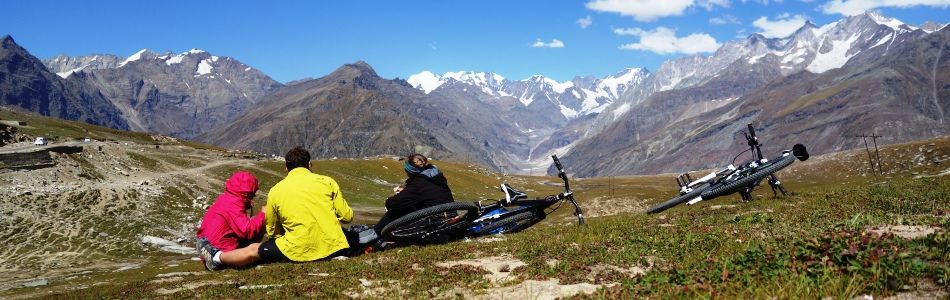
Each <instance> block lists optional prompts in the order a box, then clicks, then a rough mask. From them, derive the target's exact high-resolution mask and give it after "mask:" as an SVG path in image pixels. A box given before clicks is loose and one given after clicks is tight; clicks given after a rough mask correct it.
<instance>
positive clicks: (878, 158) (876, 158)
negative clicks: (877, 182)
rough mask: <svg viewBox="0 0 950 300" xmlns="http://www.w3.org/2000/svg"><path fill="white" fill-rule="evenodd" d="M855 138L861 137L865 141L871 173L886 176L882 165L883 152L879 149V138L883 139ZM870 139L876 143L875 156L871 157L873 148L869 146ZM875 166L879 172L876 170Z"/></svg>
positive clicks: (877, 136)
mask: <svg viewBox="0 0 950 300" xmlns="http://www.w3.org/2000/svg"><path fill="white" fill-rule="evenodd" d="M854 137H859V138H861V139H863V140H864V150H866V151H867V153H868V165H870V166H871V172H873V173H878V174H880V175H884V168H883V167H882V165H881V152H880V151H879V150H878V148H877V138H879V137H882V136H880V135H873V134H872V135H866V134H862V135H856V136H854ZM868 138H871V141H872V142H873V143H874V155H871V146H870V145H868ZM875 165H876V166H877V170H875V169H874V168H875Z"/></svg>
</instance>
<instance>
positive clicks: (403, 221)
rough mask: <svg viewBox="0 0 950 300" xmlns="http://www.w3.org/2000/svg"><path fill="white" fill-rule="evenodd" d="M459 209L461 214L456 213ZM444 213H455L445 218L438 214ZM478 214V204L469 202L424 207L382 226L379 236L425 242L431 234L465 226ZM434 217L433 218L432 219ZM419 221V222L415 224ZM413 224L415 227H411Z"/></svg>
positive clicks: (392, 239)
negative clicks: (451, 220)
mask: <svg viewBox="0 0 950 300" xmlns="http://www.w3.org/2000/svg"><path fill="white" fill-rule="evenodd" d="M459 211H464V214H463V215H458V214H457V213H458V212H459ZM444 213H455V214H456V215H455V216H453V217H451V218H447V217H444V216H438V215H439V214H444ZM477 215H478V206H477V205H475V204H474V203H470V202H451V203H445V204H439V205H436V206H431V207H426V208H423V209H420V210H418V211H414V212H412V213H409V214H407V215H405V216H402V217H400V218H398V219H396V220H394V221H392V222H391V223H389V224H387V225H386V226H385V227H383V230H382V231H381V232H380V237H381V238H382V239H384V240H387V241H401V242H416V243H417V242H423V243H424V242H426V239H427V238H428V237H429V236H430V235H433V234H439V233H446V232H449V231H452V230H453V229H456V228H467V225H468V224H469V223H471V221H472V220H474V219H475V217H477ZM432 218H435V220H432ZM454 218H461V220H456V221H455V222H452V223H451V224H445V223H444V222H443V221H445V220H448V219H454ZM417 223H419V224H417ZM413 225H415V227H412V226H413Z"/></svg>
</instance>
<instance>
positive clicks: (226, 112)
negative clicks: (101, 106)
mask: <svg viewBox="0 0 950 300" xmlns="http://www.w3.org/2000/svg"><path fill="white" fill-rule="evenodd" d="M45 64H46V66H47V68H49V69H50V70H53V71H56V72H57V74H58V75H60V76H61V77H64V78H71V77H74V76H75V77H78V78H79V79H81V80H83V81H85V82H86V83H88V84H89V85H91V86H94V87H97V88H98V89H99V90H100V91H102V94H103V95H104V96H106V98H108V99H109V100H110V101H111V102H112V103H113V104H114V105H115V106H116V107H118V108H119V110H120V111H122V115H123V116H124V118H125V119H126V120H127V121H128V122H129V125H130V129H132V130H136V131H146V132H155V133H161V134H168V135H174V136H177V137H182V138H191V137H194V136H196V135H198V134H200V133H202V132H204V131H206V130H207V129H208V128H212V127H215V126H218V125H222V124H225V123H227V122H230V121H231V120H233V119H234V118H235V117H237V116H238V115H240V114H242V113H244V112H245V111H246V110H248V109H250V108H251V107H253V106H254V105H255V104H257V101H258V99H260V98H261V97H263V96H264V95H265V94H268V93H270V92H271V91H273V90H275V89H277V88H279V87H281V86H282V85H281V84H280V83H278V82H277V81H274V80H273V79H271V78H270V77H268V76H267V75H265V74H264V73H262V72H260V71H258V70H256V69H254V68H252V67H250V66H248V65H246V64H244V63H241V62H240V61H237V60H235V59H233V58H231V57H225V56H216V55H213V54H211V53H208V52H206V51H204V50H199V49H192V50H189V51H186V52H183V53H179V54H173V53H170V52H169V53H165V54H158V53H156V52H153V51H150V50H147V49H142V50H140V51H138V52H136V53H135V54H132V55H131V56H129V57H127V58H125V59H122V60H120V59H119V58H118V57H116V56H110V55H91V56H80V57H68V56H64V55H60V56H57V57H54V58H52V59H48V60H46V61H45ZM74 74H75V75H74Z"/></svg>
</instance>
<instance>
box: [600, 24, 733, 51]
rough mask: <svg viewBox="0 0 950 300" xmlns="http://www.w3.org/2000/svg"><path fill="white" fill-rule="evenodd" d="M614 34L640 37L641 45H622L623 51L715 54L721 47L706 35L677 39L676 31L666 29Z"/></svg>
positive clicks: (627, 30) (692, 35) (618, 30)
mask: <svg viewBox="0 0 950 300" xmlns="http://www.w3.org/2000/svg"><path fill="white" fill-rule="evenodd" d="M614 34H617V35H630V36H638V37H640V42H639V43H631V44H623V45H620V47H619V48H620V49H622V50H642V51H650V52H653V53H657V54H664V55H665V54H675V53H683V54H696V53H703V52H713V51H716V49H719V46H721V45H720V44H719V43H718V42H716V39H715V38H713V37H712V36H710V35H709V34H705V33H694V34H690V35H688V36H684V37H677V36H676V31H675V30H673V29H669V28H666V27H657V28H656V29H654V30H652V31H650V30H643V29H640V28H618V29H614Z"/></svg>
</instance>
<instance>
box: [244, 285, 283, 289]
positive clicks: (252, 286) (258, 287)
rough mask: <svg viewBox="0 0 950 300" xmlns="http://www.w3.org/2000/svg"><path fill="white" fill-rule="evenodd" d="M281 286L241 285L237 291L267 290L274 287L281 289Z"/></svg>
mask: <svg viewBox="0 0 950 300" xmlns="http://www.w3.org/2000/svg"><path fill="white" fill-rule="evenodd" d="M282 286H284V285H283V284H258V285H242V286H240V287H238V289H242V290H258V289H269V288H274V287H282Z"/></svg>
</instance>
